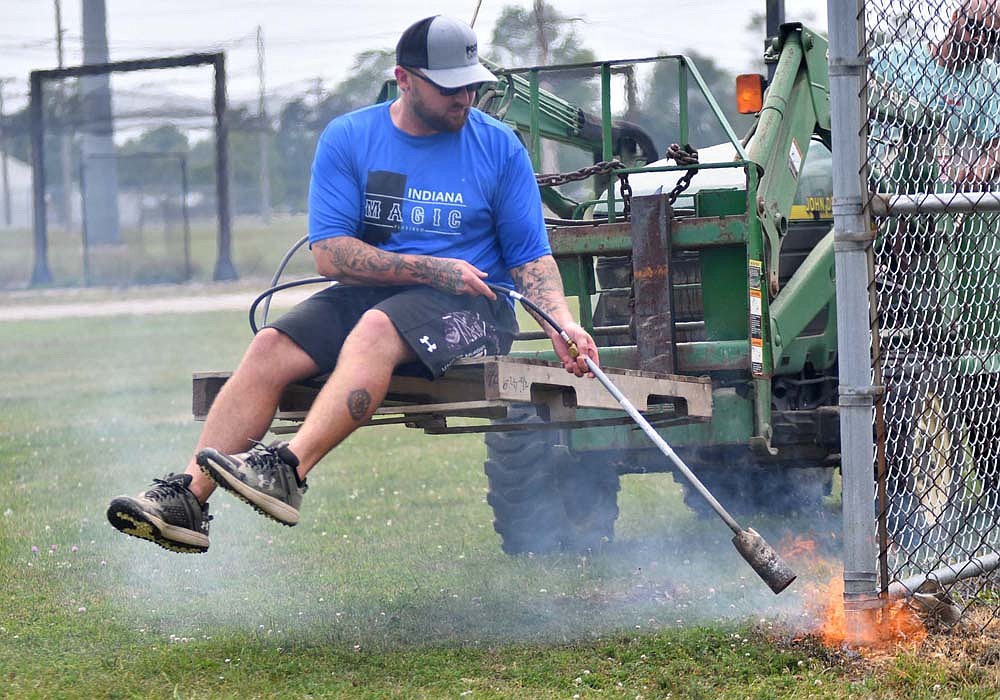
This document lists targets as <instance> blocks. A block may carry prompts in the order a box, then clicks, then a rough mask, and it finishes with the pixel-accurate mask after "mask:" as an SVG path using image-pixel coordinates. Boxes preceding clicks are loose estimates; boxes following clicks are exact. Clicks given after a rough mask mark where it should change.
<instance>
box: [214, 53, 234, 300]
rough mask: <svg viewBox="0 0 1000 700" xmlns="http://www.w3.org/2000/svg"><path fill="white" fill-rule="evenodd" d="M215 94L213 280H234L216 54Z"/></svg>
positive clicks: (221, 68)
mask: <svg viewBox="0 0 1000 700" xmlns="http://www.w3.org/2000/svg"><path fill="white" fill-rule="evenodd" d="M214 66H215V92H214V99H213V106H214V109H215V173H216V175H215V195H216V198H217V199H218V202H217V204H216V206H217V207H218V211H219V257H218V259H217V260H216V261H215V274H214V275H213V279H215V280H216V281H223V280H234V279H236V268H235V267H233V260H232V258H231V257H230V252H231V248H232V221H231V219H230V208H229V118H228V116H227V115H226V109H227V108H226V56H225V54H221V53H220V54H216V56H215V60H214Z"/></svg>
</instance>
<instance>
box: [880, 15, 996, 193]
mask: <svg viewBox="0 0 1000 700" xmlns="http://www.w3.org/2000/svg"><path fill="white" fill-rule="evenodd" d="M998 46H1000V9H998V0H965V1H964V2H962V3H961V4H959V5H958V6H957V7H956V8H955V9H954V10H953V11H952V14H951V21H950V22H949V24H948V26H947V29H946V31H945V34H944V36H943V37H942V38H940V39H939V40H936V41H930V42H926V43H925V42H916V43H913V42H907V41H894V42H892V43H889V44H887V45H885V46H881V47H878V48H876V49H874V50H872V52H871V59H872V60H871V69H872V71H873V72H874V74H875V76H876V77H878V78H881V79H882V80H884V81H886V82H888V83H891V84H892V85H893V87H894V88H895V89H896V90H898V91H900V92H901V93H903V94H904V95H909V96H912V97H913V98H915V99H916V100H918V101H919V102H920V103H922V104H923V105H925V106H927V107H929V108H931V109H932V110H934V111H935V112H937V113H939V114H941V115H944V116H945V117H946V118H947V119H948V129H949V131H950V132H951V133H950V135H947V136H946V135H942V136H941V137H940V138H939V139H938V143H937V144H936V147H935V155H936V158H937V162H938V165H939V176H938V177H939V180H940V181H941V182H942V183H943V184H945V185H948V186H951V187H955V188H958V189H960V190H966V191H974V190H981V189H989V187H988V185H989V183H991V182H993V181H994V180H995V178H996V176H997V174H998V172H1000V102H998V100H997V94H998V90H1000V66H998V64H997V63H996V61H995V60H994V58H995V54H996V50H997V47H998ZM875 140H876V141H878V140H879V137H878V135H877V134H876V135H875ZM903 150H904V151H905V149H903ZM946 189H950V187H946Z"/></svg>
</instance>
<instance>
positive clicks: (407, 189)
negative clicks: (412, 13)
mask: <svg viewBox="0 0 1000 700" xmlns="http://www.w3.org/2000/svg"><path fill="white" fill-rule="evenodd" d="M396 62H397V64H398V65H397V66H396V68H395V78H396V82H397V85H398V88H399V98H398V99H397V100H395V101H394V102H392V103H390V104H378V105H374V106H371V107H367V108H364V109H361V110H358V111H356V112H353V113H351V114H347V115H344V116H341V117H338V118H337V119H334V120H333V121H332V122H331V123H330V124H329V125H328V126H327V128H326V129H325V131H324V132H323V134H322V136H321V138H320V141H319V145H318V147H317V150H316V157H315V160H314V162H313V168H312V181H311V185H310V191H309V242H310V247H311V249H312V253H313V256H314V258H315V260H316V267H317V270H318V271H319V273H320V274H321V275H323V276H324V277H328V278H330V279H331V280H337V281H338V282H340V284H338V285H334V286H331V287H329V288H327V289H324V290H323V291H321V292H319V293H318V294H315V295H313V296H312V297H310V298H309V299H307V300H305V301H303V302H302V303H301V304H299V305H298V306H296V307H295V308H294V309H292V310H291V311H290V312H289V313H288V314H286V315H285V316H283V317H282V318H280V319H278V320H277V321H276V322H275V323H272V324H270V325H269V326H267V327H266V328H264V329H262V330H261V331H260V333H258V334H257V335H256V337H255V338H254V339H253V341H252V342H251V344H250V347H249V349H248V350H247V353H246V355H244V357H243V360H242V361H241V362H240V365H239V367H238V368H237V369H236V372H235V373H234V374H233V376H232V377H231V378H230V379H229V381H228V382H226V384H225V386H224V387H223V388H222V390H221V392H220V393H219V395H218V397H217V398H216V400H215V402H214V403H213V405H212V408H211V410H210V411H209V414H208V417H207V419H206V421H205V426H204V428H203V430H202V434H201V438H200V439H199V441H198V445H197V447H196V450H195V456H194V458H192V460H191V462H190V463H189V464H188V466H187V470H186V472H185V473H183V474H168V475H167V476H165V477H164V478H163V479H155V480H154V484H153V486H152V487H151V488H150V489H149V490H148V491H146V492H145V493H142V494H140V495H138V496H136V497H128V496H121V497H118V498H115V499H114V500H113V501H112V502H111V504H110V506H109V508H108V520H109V521H110V522H111V524H112V525H113V526H114V527H116V528H117V529H119V530H121V531H122V532H124V533H126V534H128V535H133V536H135V537H141V538H143V539H148V540H152V541H153V542H155V543H156V544H158V545H160V546H161V547H165V548H167V549H170V550H173V551H179V552H204V551H206V550H207V549H208V523H209V519H210V518H209V515H208V503H207V501H208V498H209V496H210V495H211V494H212V492H213V491H214V490H215V487H216V486H217V485H218V486H221V487H223V488H224V489H226V490H228V491H230V492H231V493H233V494H234V495H235V496H237V497H238V498H240V499H242V500H243V501H246V502H247V503H249V504H250V505H251V506H253V507H254V508H255V509H257V510H258V511H259V512H261V513H262V514H264V515H266V516H268V517H270V518H273V519H274V520H277V521H278V522H280V523H282V524H285V525H295V524H296V523H297V522H298V520H299V506H300V504H301V502H302V495H303V494H304V493H305V491H306V474H308V472H309V471H310V470H311V469H312V468H313V467H314V466H315V465H316V463H317V462H319V460H320V459H321V458H322V457H324V456H325V455H326V454H327V453H328V452H329V451H330V450H332V449H333V448H334V447H336V446H337V445H339V444H340V443H341V442H342V441H343V440H344V439H345V438H346V437H347V436H348V435H350V434H351V433H352V432H354V431H355V430H356V429H357V428H359V427H360V426H362V425H364V424H365V422H366V421H367V420H368V419H369V418H370V417H371V416H372V414H373V413H374V411H375V409H376V408H378V406H379V404H380V403H381V402H382V400H383V398H384V397H385V394H386V391H387V388H388V385H389V381H390V378H391V376H392V374H393V373H394V372H396V371H397V370H398V371H399V372H400V373H406V372H409V373H413V372H419V373H421V374H423V375H424V376H428V377H432V378H433V377H439V376H441V374H443V373H444V371H445V370H446V369H447V368H448V367H449V365H451V364H452V363H453V362H454V361H455V360H456V359H459V358H463V357H476V356H485V355H495V354H504V353H506V352H508V351H509V350H510V347H511V343H512V341H513V336H514V334H515V333H516V332H517V323H516V320H515V315H514V309H513V302H511V301H510V300H507V299H498V298H497V296H496V295H495V294H494V293H493V291H492V290H490V288H489V287H488V286H487V285H486V283H485V282H486V281H487V280H488V281H489V282H491V283H497V284H501V285H505V286H507V287H513V286H514V285H516V287H517V289H519V290H520V291H521V292H522V293H523V294H524V295H525V296H527V297H528V298H530V299H532V300H533V301H535V303H537V304H538V305H539V307H540V308H541V309H542V310H543V311H545V312H547V313H548V314H550V315H551V316H552V317H553V319H554V320H555V321H556V322H557V323H559V324H560V325H562V327H563V328H564V329H565V330H566V331H567V333H568V334H569V336H570V337H571V338H572V339H573V341H574V342H575V343H576V345H577V347H578V348H579V351H580V356H579V357H578V358H573V357H571V356H570V354H569V351H568V349H567V345H566V343H565V342H564V341H563V340H562V339H561V338H560V337H559V336H558V334H556V332H555V331H553V330H552V329H551V328H546V330H547V331H548V334H549V336H550V337H551V339H552V345H553V347H554V349H555V352H556V354H557V356H558V357H559V359H560V360H561V361H562V363H563V366H564V367H565V368H566V370H567V371H568V372H572V373H574V374H576V375H577V376H582V375H584V374H585V373H586V372H587V367H586V364H585V361H584V356H589V357H590V358H592V359H593V360H594V361H595V362H596V361H597V349H596V346H595V344H594V341H593V339H592V338H591V337H590V336H589V335H588V334H587V332H586V331H585V330H584V329H583V328H581V327H580V325H579V324H577V323H576V322H575V321H574V320H573V318H572V315H571V313H570V311H569V308H568V305H567V303H566V299H565V296H564V294H563V289H562V280H561V278H560V276H559V271H558V268H557V267H556V263H555V260H554V259H553V257H552V255H551V249H550V248H549V244H548V237H547V235H546V231H545V223H544V219H543V216H542V205H541V200H540V197H539V192H538V188H537V186H536V184H535V177H534V173H533V172H532V168H531V163H530V159H529V157H528V154H527V152H526V151H525V149H524V146H523V145H522V144H521V143H520V142H519V141H518V139H517V137H516V136H515V134H514V133H513V132H512V131H511V129H510V128H508V127H507V126H505V125H503V124H502V123H500V122H499V121H497V120H495V119H493V118H491V117H489V116H487V115H485V114H483V113H482V112H480V111H478V110H476V109H472V102H473V100H474V99H475V96H476V93H477V90H478V89H479V87H480V85H481V84H482V83H484V82H495V81H496V77H495V76H494V75H493V74H492V73H490V72H489V71H488V70H487V69H486V68H485V67H483V66H482V65H481V64H480V63H479V59H478V53H477V42H476V35H475V33H474V32H473V31H472V29H471V28H470V27H469V26H468V25H466V24H464V23H462V22H459V21H457V20H454V19H451V18H448V17H445V16H441V15H438V16H435V17H428V18H426V19H423V20H421V21H419V22H417V23H416V24H414V25H412V26H411V27H409V28H408V29H407V30H406V31H405V32H404V33H403V35H402V37H401V38H400V40H399V43H398V45H397V47H396ZM328 372H332V374H331V375H330V378H329V379H328V380H327V381H326V384H325V386H324V387H323V389H322V390H321V391H320V392H319V394H318V396H317V397H316V399H315V401H314V403H313V405H312V408H311V410H310V411H309V414H308V416H307V417H306V419H305V422H304V423H303V424H302V426H301V428H300V429H299V431H298V432H297V433H296V435H295V437H294V438H293V439H292V440H291V442H287V443H286V442H274V443H272V444H270V445H267V446H265V445H263V444H262V443H260V442H257V441H258V440H259V439H260V438H262V437H263V436H264V434H265V433H266V432H267V430H268V428H269V426H270V424H271V420H272V418H273V416H274V413H275V410H276V408H277V406H278V400H279V397H280V396H281V394H282V392H283V391H284V389H285V387H286V386H288V385H289V384H291V383H293V382H296V381H299V380H302V379H305V378H308V377H314V376H317V375H323V374H326V373H328ZM245 450H249V451H245Z"/></svg>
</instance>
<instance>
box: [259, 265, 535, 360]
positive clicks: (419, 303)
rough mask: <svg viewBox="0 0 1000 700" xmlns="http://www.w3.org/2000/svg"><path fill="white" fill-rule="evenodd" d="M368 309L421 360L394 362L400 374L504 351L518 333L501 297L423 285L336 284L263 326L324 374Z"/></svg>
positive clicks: (509, 309)
mask: <svg viewBox="0 0 1000 700" xmlns="http://www.w3.org/2000/svg"><path fill="white" fill-rule="evenodd" d="M369 309H378V310H380V311H382V312H384V313H385V314H386V315H387V316H388V317H389V318H390V319H391V320H392V322H393V324H394V325H395V326H396V330H397V331H398V332H399V335H400V336H401V337H402V338H403V340H405V341H406V342H407V343H408V344H409V346H410V347H411V348H412V349H413V352H414V353H415V354H416V356H417V358H418V360H419V362H415V363H409V364H407V365H403V366H401V367H399V368H397V372H398V373H400V374H408V375H415V376H425V377H429V378H432V379H433V378H435V377H440V376H441V375H442V374H444V371H445V370H446V369H448V367H450V366H451V364H452V363H453V362H454V361H455V360H457V359H459V358H463V357H484V356H486V355H503V354H506V353H508V352H509V351H510V346H511V343H513V341H514V334H516V333H517V319H516V317H515V316H514V310H513V308H511V305H510V304H509V303H508V302H507V301H506V299H504V298H503V297H498V298H497V300H496V301H490V300H489V299H487V298H486V297H481V296H469V295H467V294H448V293H447V292H442V291H439V290H437V289H433V288H431V287H424V286H416V287H352V286H347V285H334V286H331V287H328V288H327V289H324V290H323V291H321V292H318V293H316V294H314V295H312V296H311V297H309V298H308V299H306V300H305V301H302V302H301V303H299V304H297V305H296V306H295V307H294V308H292V309H291V310H290V311H289V312H288V313H286V314H285V315H284V316H282V317H281V318H279V319H277V320H276V321H275V322H274V323H269V324H267V327H269V328H276V329H278V330H279V331H281V332H282V333H284V334H285V335H287V336H288V337H290V338H291V339H292V340H293V341H295V343H296V344H297V345H298V346H299V347H301V348H302V349H303V350H305V351H306V353H307V354H308V355H309V357H311V358H312V359H313V362H315V363H316V364H317V365H319V368H320V374H325V373H327V372H331V371H333V368H334V366H335V365H336V364H337V357H338V355H339V354H340V349H341V348H342V347H343V345H344V341H345V340H346V339H347V336H348V334H349V333H350V332H351V329H353V328H354V326H355V325H357V323H358V321H359V320H360V319H361V316H362V314H364V313H365V311H368V310H369Z"/></svg>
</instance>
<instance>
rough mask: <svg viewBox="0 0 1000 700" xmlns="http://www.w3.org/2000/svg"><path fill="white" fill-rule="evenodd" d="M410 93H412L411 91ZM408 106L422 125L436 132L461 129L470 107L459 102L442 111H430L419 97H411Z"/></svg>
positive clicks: (466, 119)
mask: <svg viewBox="0 0 1000 700" xmlns="http://www.w3.org/2000/svg"><path fill="white" fill-rule="evenodd" d="M410 94H411V95H414V93H412V92H411V93H410ZM410 106H411V107H412V108H413V114H414V115H415V116H416V117H417V118H418V119H420V121H422V122H423V123H424V126H426V127H427V128H429V129H432V130H434V131H437V132H452V133H454V132H456V131H461V130H462V127H464V126H465V122H466V121H468V119H469V109H470V108H469V107H467V106H465V105H462V104H460V103H456V105H453V106H451V107H449V108H448V109H447V110H446V111H445V112H443V113H438V112H433V111H431V110H430V109H429V108H428V107H427V105H426V104H424V102H423V100H421V99H420V98H419V97H418V98H416V99H412V98H411V100H410Z"/></svg>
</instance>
